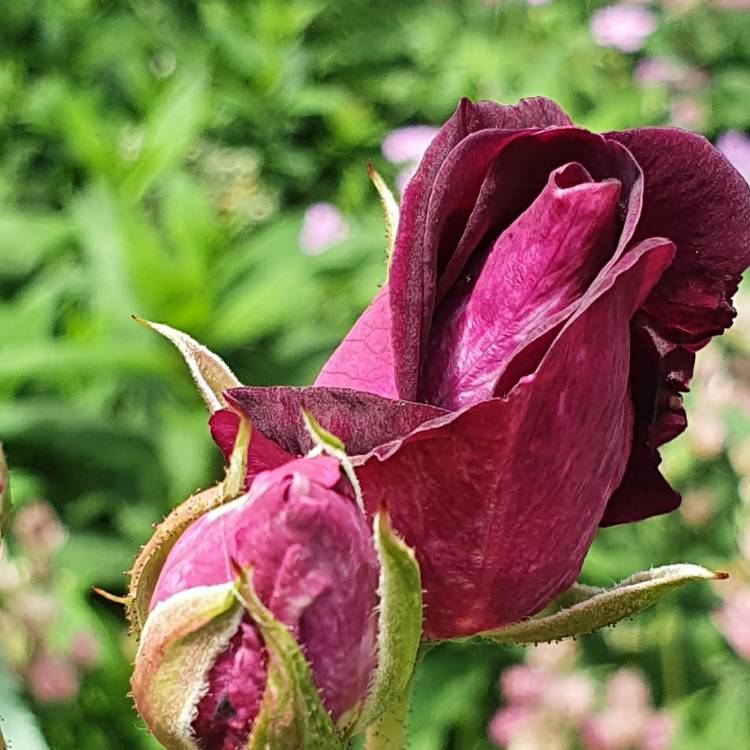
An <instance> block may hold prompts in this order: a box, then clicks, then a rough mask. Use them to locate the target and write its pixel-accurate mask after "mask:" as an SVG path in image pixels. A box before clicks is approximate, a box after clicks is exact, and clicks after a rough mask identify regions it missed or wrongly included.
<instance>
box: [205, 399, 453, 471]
mask: <svg viewBox="0 0 750 750" xmlns="http://www.w3.org/2000/svg"><path fill="white" fill-rule="evenodd" d="M225 396H226V399H227V402H228V403H230V404H231V405H232V407H233V408H235V409H237V410H238V411H239V412H241V413H243V414H245V415H246V416H247V417H248V418H249V419H250V421H251V422H252V424H253V427H254V428H255V429H256V430H258V431H260V432H261V433H262V434H263V435H264V437H265V438H268V439H270V441H274V442H275V443H277V444H278V445H279V446H281V447H282V448H283V449H284V450H285V451H287V452H288V453H289V454H292V455H298V456H301V455H304V454H305V453H306V452H307V451H309V450H310V449H311V448H312V447H313V443H312V440H311V438H310V435H309V434H308V432H307V429H306V427H305V424H304V421H303V419H302V407H303V406H304V407H305V408H306V409H307V410H308V411H309V412H310V413H311V414H312V415H313V417H314V418H315V419H316V420H317V421H318V422H320V424H321V425H322V426H323V427H325V429H327V430H328V431H329V432H331V433H333V434H334V435H336V436H337V437H338V438H339V439H340V440H341V441H342V442H343V443H344V445H345V446H346V450H347V452H348V453H349V455H352V456H353V455H357V454H361V453H367V452H368V451H370V450H372V449H373V448H374V447H375V446H377V445H381V444H382V443H386V442H388V441H390V440H394V439H396V438H399V437H403V436H404V435H407V434H408V433H410V432H411V431H412V430H414V429H415V428H416V427H418V426H419V425H420V424H422V423H424V422H426V421H428V420H430V419H434V418H435V417H439V416H441V415H443V414H445V411H444V410H443V409H439V408H437V407H435V406H429V405H428V404H417V403H413V402H409V401H393V400H391V399H387V398H382V397H380V396H375V395H372V394H370V393H363V392H360V391H352V390H347V389H344V388H316V387H312V388H291V387H276V388H252V387H247V388H232V389H231V390H229V391H226V392H225ZM237 423H238V417H237V415H236V414H234V413H232V412H230V411H219V412H216V414H214V415H213V416H212V417H211V429H212V432H213V435H214V439H215V440H216V442H217V443H218V445H219V447H220V448H221V450H222V451H223V453H224V455H225V456H229V454H230V453H231V450H232V446H233V445H234V436H235V434H236V431H237ZM252 450H253V447H252V445H251V447H250V451H251V456H252Z"/></svg>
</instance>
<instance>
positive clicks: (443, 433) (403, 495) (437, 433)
mask: <svg viewBox="0 0 750 750" xmlns="http://www.w3.org/2000/svg"><path fill="white" fill-rule="evenodd" d="M673 252H674V249H673V247H672V245H671V244H670V243H669V242H666V241H662V242H651V243H642V244H641V245H640V246H639V247H637V248H634V249H633V251H631V252H630V253H628V254H626V255H625V256H624V257H623V258H622V260H621V261H620V262H619V263H618V264H617V265H615V266H611V267H610V268H609V270H608V272H607V273H605V274H603V275H601V276H600V277H599V279H598V280H597V281H596V282H594V284H593V285H592V287H591V288H590V290H589V292H588V294H587V296H586V299H585V300H584V301H583V302H582V304H581V308H580V310H579V312H578V313H577V314H576V315H575V316H574V317H573V318H572V319H571V320H570V321H569V322H568V324H567V325H566V327H565V328H564V329H563V331H562V332H561V333H560V335H559V336H558V337H557V338H556V340H555V341H554V343H553V344H552V345H551V346H550V348H549V350H548V351H547V353H546V355H545V356H544V359H543V360H542V363H541V364H540V366H539V368H538V369H537V370H536V372H535V373H533V374H532V375H530V376H528V377H526V378H524V379H523V380H522V381H521V382H520V383H519V384H518V385H517V386H516V387H515V388H514V389H513V390H512V391H511V393H510V395H509V396H508V398H507V399H500V398H495V399H491V400H489V401H485V402H483V403H480V404H477V405H475V406H472V407H469V408H468V409H466V410H464V411H463V412H458V413H456V414H452V415H449V416H447V417H441V418H439V419H437V420H434V421H432V422H430V423H428V424H426V425H423V426H422V427H421V428H419V429H417V430H416V431H415V432H413V433H412V434H411V435H409V436H408V437H406V438H404V439H402V440H398V441H395V442H394V443H392V444H390V445H389V446H382V447H381V448H378V449H376V451H375V452H374V453H373V455H372V456H370V457H369V459H368V460H367V461H366V462H365V463H364V465H362V466H361V467H360V469H359V471H358V473H359V477H360V482H361V484H362V489H363V492H364V498H365V502H366V504H367V506H368V509H370V510H375V509H376V508H377V507H379V506H380V505H382V504H385V505H386V507H388V509H389V511H390V514H391V518H392V520H393V524H394V527H395V528H396V529H397V530H398V531H399V533H401V534H402V535H403V536H404V539H405V541H406V542H407V544H409V545H410V546H412V547H414V549H415V550H416V552H417V557H418V559H419V563H420V567H421V571H422V580H423V584H424V587H425V604H426V608H425V632H426V635H427V636H428V637H432V638H440V637H455V636H460V635H468V634H471V633H475V632H478V631H480V630H483V629H487V628H493V627H499V626H500V625H503V624H507V623H510V622H514V621H517V620H520V619H522V618H524V617H526V616H528V615H530V614H532V613H534V612H536V611H538V610H539V609H541V608H542V607H543V606H545V605H546V604H547V603H548V602H549V601H551V599H552V598H553V597H554V596H556V595H557V594H558V593H560V592H561V591H563V590H565V589H566V588H568V587H569V586H570V585H571V584H572V583H573V581H574V580H575V577H576V574H577V573H578V570H579V568H580V565H581V562H582V560H583V557H584V555H585V553H586V551H587V549H588V547H589V545H590V543H591V540H592V538H593V534H594V531H595V529H596V527H597V525H598V524H599V521H600V520H601V516H602V513H603V511H604V506H605V504H606V501H607V500H608V498H609V497H610V495H611V493H612V491H613V490H614V489H615V487H617V485H618V484H619V482H620V480H621V479H622V474H623V472H624V469H625V462H626V456H627V453H628V449H629V447H630V439H631V429H632V413H631V405H630V398H629V394H628V371H629V357H630V354H629V350H630V332H629V322H630V319H631V317H632V315H633V312H634V310H635V309H636V308H637V307H638V306H639V305H640V304H641V302H642V300H643V299H644V298H645V296H646V294H647V293H648V292H649V291H650V289H651V288H652V287H653V285H654V284H655V283H656V281H657V280H658V278H659V275H660V274H661V272H662V271H663V269H664V268H665V267H666V266H667V265H668V264H669V262H670V261H671V258H672V255H673ZM602 342H606V346H603V345H602Z"/></svg>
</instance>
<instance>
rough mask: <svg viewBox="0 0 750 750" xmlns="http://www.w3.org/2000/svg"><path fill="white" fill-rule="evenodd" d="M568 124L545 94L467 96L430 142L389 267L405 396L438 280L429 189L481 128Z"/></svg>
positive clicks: (410, 391) (412, 386)
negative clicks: (512, 101)
mask: <svg viewBox="0 0 750 750" xmlns="http://www.w3.org/2000/svg"><path fill="white" fill-rule="evenodd" d="M568 124H570V120H569V119H568V117H567V115H565V113H564V112H562V111H561V110H560V108H559V107H558V106H557V105H556V104H554V103H553V102H550V101H548V100H546V99H540V98H537V99H527V100H524V101H521V102H519V103H518V104H517V105H515V106H512V107H503V106H501V105H498V104H494V103H492V102H480V103H479V104H476V105H475V104H472V103H471V102H470V101H469V100H468V99H463V100H461V102H460V104H459V105H458V108H457V109H456V112H455V113H454V114H453V116H452V117H451V118H450V119H449V120H448V122H447V123H446V124H445V125H443V127H442V128H441V129H440V131H439V132H438V134H437V135H436V136H435V138H434V140H433V141H432V143H431V144H430V147H429V148H428V149H427V152H426V153H425V155H424V157H423V158H422V161H421V163H420V165H419V168H418V169H417V172H416V173H415V175H414V176H413V177H412V179H411V180H410V182H409V184H408V186H407V188H406V190H405V191H404V196H403V199H402V202H401V218H400V221H399V227H398V233H397V236H396V244H395V247H394V252H393V260H392V263H391V271H390V283H391V288H392V290H393V294H392V298H391V307H392V311H393V331H392V338H393V350H394V354H395V376H396V385H397V388H398V393H399V395H400V396H401V397H402V398H406V399H413V398H414V397H415V395H416V389H417V373H418V369H419V357H420V351H419V347H420V340H419V335H420V332H421V326H422V315H423V310H424V309H425V301H426V295H429V294H431V291H430V289H429V288H428V287H429V286H430V285H431V283H433V282H431V278H432V275H433V274H434V271H433V270H432V269H431V265H430V259H429V258H425V257H424V247H423V241H424V233H425V222H426V219H427V207H428V203H429V198H430V193H431V192H432V190H433V186H434V183H435V178H436V176H437V174H438V171H439V170H440V167H441V166H442V164H443V162H444V160H445V159H446V157H447V156H448V154H449V153H450V152H451V151H452V150H453V149H454V148H455V147H456V146H457V145H458V144H459V143H460V142H461V141H462V140H463V139H464V138H466V136H467V135H469V134H470V133H474V132H476V131H479V130H484V129H487V128H502V129H507V130H522V129H528V128H544V127H550V126H559V125H568ZM427 307H428V308H429V307H430V305H429V304H428V305H427Z"/></svg>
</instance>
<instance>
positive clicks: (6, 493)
mask: <svg viewBox="0 0 750 750" xmlns="http://www.w3.org/2000/svg"><path fill="white" fill-rule="evenodd" d="M9 516H10V481H9V479H8V464H7V463H6V461H5V453H3V445H2V443H0V540H1V539H2V538H3V534H4V533H5V527H6V526H7V525H8V518H9Z"/></svg>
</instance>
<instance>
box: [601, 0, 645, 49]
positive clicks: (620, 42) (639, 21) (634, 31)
mask: <svg viewBox="0 0 750 750" xmlns="http://www.w3.org/2000/svg"><path fill="white" fill-rule="evenodd" d="M656 26H657V19H656V16H655V15H654V14H653V13H652V12H651V11H650V10H647V9H646V8H642V7H639V6H637V5H624V4H618V5H610V6H608V7H606V8H602V9H601V10H598V11H596V12H595V13H594V14H593V15H592V16H591V21H590V24H589V28H590V30H591V35H592V36H593V37H594V41H595V42H596V43H597V44H598V45H600V46H602V47H615V48H616V49H619V50H621V51H622V52H636V51H638V50H639V49H640V48H641V47H642V46H643V43H644V41H645V40H646V38H647V37H648V36H650V35H651V34H652V33H653V32H654V31H655V30H656Z"/></svg>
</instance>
